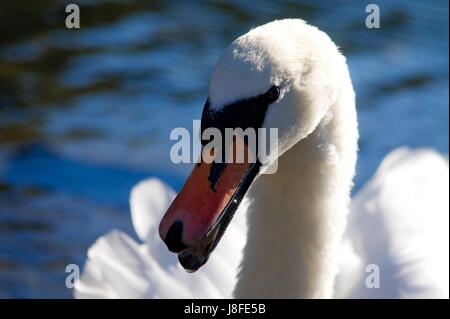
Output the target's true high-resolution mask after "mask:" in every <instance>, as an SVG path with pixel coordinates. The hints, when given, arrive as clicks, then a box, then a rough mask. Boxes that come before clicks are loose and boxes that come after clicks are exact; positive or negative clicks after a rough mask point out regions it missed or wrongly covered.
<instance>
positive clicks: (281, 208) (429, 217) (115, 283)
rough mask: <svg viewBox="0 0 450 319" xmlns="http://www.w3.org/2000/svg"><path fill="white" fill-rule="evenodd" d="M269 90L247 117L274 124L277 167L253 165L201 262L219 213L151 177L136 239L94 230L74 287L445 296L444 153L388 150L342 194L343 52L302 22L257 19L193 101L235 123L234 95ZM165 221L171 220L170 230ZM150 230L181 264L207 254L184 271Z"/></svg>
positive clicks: (136, 198) (135, 195) (349, 106)
mask: <svg viewBox="0 0 450 319" xmlns="http://www.w3.org/2000/svg"><path fill="white" fill-rule="evenodd" d="M273 86H276V87H277V88H278V89H277V91H276V92H275V93H276V94H275V98H273V97H274V94H273V93H274V92H272V93H271V94H270V97H271V100H270V101H269V102H268V103H267V105H265V108H264V107H262V108H261V110H260V111H261V112H263V113H262V114H263V116H262V121H261V122H260V123H257V124H258V125H260V126H262V127H276V128H278V129H279V131H278V137H279V138H278V143H279V158H278V170H277V171H276V173H275V174H271V175H269V174H257V176H256V178H255V179H254V181H253V184H252V186H251V187H250V189H249V190H248V192H247V193H246V195H245V198H244V201H243V202H242V204H241V205H240V206H239V208H238V211H237V212H236V214H235V217H234V218H233V220H232V221H231V223H230V225H229V227H228V228H227V231H226V232H225V233H224V236H223V238H222V240H221V242H220V244H218V245H217V248H216V249H215V250H214V252H213V253H212V254H211V258H210V259H209V260H208V262H206V263H205V261H206V260H207V259H208V255H209V253H210V251H209V250H208V249H206V250H205V249H203V248H202V246H200V248H199V247H196V245H198V243H199V242H200V243H201V242H202V240H204V239H203V238H204V236H205V234H206V233H207V232H208V231H209V230H210V229H211V226H212V225H214V224H215V223H216V222H217V219H218V216H219V214H218V213H220V212H216V211H214V212H207V211H206V212H205V211H202V207H201V205H200V204H199V203H197V204H196V203H192V202H191V203H190V204H189V205H191V206H192V205H194V206H192V207H191V206H186V205H184V206H183V204H185V202H184V200H186V199H185V197H186V196H184V197H183V195H179V196H178V197H177V198H178V199H177V200H175V201H174V198H175V192H174V191H173V190H171V189H170V188H169V187H168V186H166V185H165V184H164V183H163V182H161V181H159V180H156V179H149V180H146V181H143V182H141V183H140V184H138V185H137V186H135V187H134V189H133V190H132V193H131V198H130V205H131V216H132V220H133V225H134V227H135V229H136V233H137V235H138V237H139V239H140V240H141V241H142V243H137V242H136V241H135V240H133V239H131V238H130V237H129V236H128V235H126V234H125V233H122V232H120V231H111V232H110V233H108V234H106V235H105V236H102V237H100V238H99V239H98V240H97V241H96V242H95V244H94V245H93V246H92V247H91V248H90V249H89V251H88V259H87V261H86V264H85V268H84V273H83V274H82V276H81V279H80V280H79V281H78V282H77V283H76V285H75V296H76V297H79V298H83V297H100V298H104V297H110V298H119V297H125V298H191V297H203V298H217V297H219V298H220V297H231V296H234V297H260V298H264V297H275V298H284V297H285V298H329V297H337V298H345V297H356V298H358V297H363V298H366V297H368V298H370V297H387V298H390V297H393V298H398V297H406V298H414V297H416V298H420V297H445V298H448V294H449V292H448V279H449V278H448V273H449V264H448V263H449V247H448V239H449V232H448V224H449V222H448V175H449V172H448V162H447V160H445V159H443V158H442V157H441V156H440V155H438V154H437V153H435V152H434V151H432V150H426V149H422V150H409V149H407V148H401V149H397V150H395V151H393V152H391V153H390V154H388V155H387V156H386V158H385V159H384V160H383V162H382V163H381V165H380V167H379V169H378V171H377V173H376V174H375V176H374V177H373V178H372V179H371V180H370V181H369V182H368V183H367V184H366V185H365V186H364V187H363V188H362V189H361V191H360V192H359V193H358V194H357V195H356V196H355V198H354V199H353V200H352V202H351V203H350V191H351V187H352V179H353V175H354V170H355V162H356V157H357V156H356V155H357V139H358V130H357V117H356V111H355V97H354V91H353V88H352V84H351V80H350V76H349V72H348V68H347V66H346V61H345V58H344V57H343V56H342V55H341V54H340V53H339V51H338V49H337V48H336V46H335V45H334V43H333V42H332V41H331V40H330V39H329V38H328V36H327V35H326V34H325V33H323V32H321V31H319V30H318V29H317V28H315V27H313V26H310V25H308V24H306V23H305V22H304V21H302V20H298V19H288V20H279V21H274V22H271V23H268V24H266V25H263V26H260V27H258V28H255V29H253V30H251V31H250V32H248V33H247V34H245V35H243V36H241V37H239V38H238V39H237V40H235V41H234V42H233V43H232V44H231V45H230V46H229V47H228V49H227V50H226V52H225V53H224V55H223V56H222V58H221V59H220V60H219V62H218V64H217V66H216V67H215V69H214V71H213V74H212V77H211V80H210V86H209V99H208V103H207V104H206V105H205V110H207V111H208V112H211V113H213V114H215V118H216V120H218V121H220V120H222V118H221V115H223V114H224V112H225V110H227V108H230V107H231V106H232V107H234V108H235V110H237V108H239V106H241V109H239V110H238V112H240V115H241V119H243V120H245V119H249V116H248V115H247V116H246V114H245V112H246V110H245V109H244V108H242V104H240V102H239V101H248V100H250V99H252V98H254V97H258V96H259V97H260V96H264V94H265V92H269V91H270V90H271V88H273ZM257 101H261V100H257ZM205 119H206V121H208V120H210V118H209V115H206V116H205V112H204V117H203V119H202V121H203V122H204V121H205ZM223 120H225V119H223ZM228 120H229V119H228ZM249 120H250V119H249ZM202 124H203V123H202ZM202 165H203V164H202ZM198 169H200V168H198V167H197V166H196V167H195V168H194V172H195V170H198ZM266 169H267V167H265V166H264V165H262V166H261V168H260V173H261V172H263V171H264V170H266ZM194 172H193V175H194ZM221 174H226V171H225V172H222V173H221ZM201 182H202V181H200V183H201ZM204 182H205V183H206V182H207V181H204ZM186 185H187V186H186ZM186 185H185V186H184V187H183V190H182V191H181V193H180V194H183V193H186V192H189V190H186V188H187V187H189V182H188V183H187V184H186ZM218 185H219V186H218V187H219V191H218V195H216V196H222V199H223V200H226V199H227V197H226V196H227V195H226V194H227V193H226V192H225V193H222V191H223V190H220V187H221V185H220V177H219V184H218ZM192 194H193V193H192V192H191V193H189V195H190V196H191V195H192ZM224 194H225V195H224ZM205 196H206V195H205ZM171 203H172V204H171ZM176 203H177V204H176ZM170 205H172V206H171V208H169V210H168V213H167V214H166V215H165V217H164V218H163V220H162V222H161V225H160V226H159V234H158V224H159V221H160V220H161V218H162V217H163V214H164V212H165V211H166V209H167V208H168V207H169V206H170ZM195 205H198V206H197V207H195ZM204 205H209V204H208V203H206V204H204ZM196 209H197V210H196ZM193 210H195V211H193ZM194 213H195V214H194ZM225 213H227V212H226V211H225ZM245 214H247V216H245ZM198 216H201V217H202V218H203V219H204V220H203V221H202V222H198V221H196V218H199V217H198ZM245 217H247V218H248V222H247V224H248V226H247V225H246V223H245ZM177 221H179V222H181V223H182V226H183V227H182V228H181V229H176V230H175V231H174V230H173V229H175V228H174V226H173V225H174V224H175V222H177ZM347 223H348V227H347ZM218 225H219V227H221V226H220V225H221V224H220V222H219V223H218ZM178 226H179V224H178ZM178 226H177V227H178ZM171 229H172V230H171ZM168 234H170V235H168ZM160 235H161V237H162V238H163V239H164V240H165V241H166V243H167V245H168V246H169V248H170V249H171V250H173V251H176V252H178V253H180V254H179V258H180V261H181V263H182V264H183V266H184V267H185V268H188V269H189V270H197V269H198V268H199V267H200V266H202V264H203V263H205V264H204V265H203V266H202V267H201V268H199V269H198V271H197V272H196V273H195V274H189V273H187V272H185V271H182V267H181V266H180V264H179V263H178V262H177V260H176V258H175V256H174V255H173V254H172V253H170V252H169V251H168V250H167V248H166V247H165V245H164V244H163V243H162V241H161V239H160V238H159V237H160ZM212 240H213V241H214V240H215V238H213V239H212ZM244 244H245V247H244ZM186 247H187V249H185V248H186ZM192 247H194V248H195V249H197V252H195V253H192V251H189V249H193V248H192ZM199 250H200V251H199ZM186 251H187V252H188V253H186ZM367 265H375V266H377V267H378V269H379V275H380V279H379V287H378V288H371V289H370V288H368V287H367V286H366V277H367V275H368V273H367V272H366V270H367V269H366V266H367Z"/></svg>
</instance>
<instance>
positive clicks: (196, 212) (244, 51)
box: [159, 19, 346, 271]
mask: <svg viewBox="0 0 450 319" xmlns="http://www.w3.org/2000/svg"><path fill="white" fill-rule="evenodd" d="M342 67H344V68H346V66H345V58H344V57H343V56H342V55H341V54H340V53H339V51H338V49H337V48H336V46H335V45H334V43H333V42H332V41H331V40H330V39H329V37H328V36H327V35H326V34H325V33H323V32H321V31H319V30H318V29H317V28H315V27H313V26H310V25H308V24H306V23H305V22H304V21H303V20H298V19H288V20H280V21H274V22H271V23H268V24H266V25H263V26H260V27H258V28H255V29H253V30H251V31H250V32H248V33H247V34H245V35H243V36H241V37H239V38H237V39H236V40H235V41H234V42H232V43H231V45H230V46H229V47H228V48H227V49H226V51H225V53H224V54H223V56H222V57H221V58H220V60H219V62H218V63H217V65H216V66H215V68H214V70H213V73H212V76H211V79H210V85H209V95H208V99H207V102H206V104H205V106H204V110H203V114H202V123H201V126H202V132H205V130H206V129H208V128H211V127H213V128H218V129H220V131H223V129H224V128H233V129H234V128H242V129H243V130H245V129H247V128H253V129H255V130H257V129H258V128H262V129H263V130H264V129H266V130H268V129H270V128H275V129H276V130H277V137H276V139H275V141H270V140H269V144H270V146H269V147H273V145H276V152H272V153H271V154H270V155H269V156H268V157H267V158H266V161H265V162H262V161H260V160H259V157H258V155H259V154H258V152H259V150H260V149H261V146H262V144H261V143H263V142H264V143H267V140H265V141H259V140H258V141H257V146H256V147H254V148H250V147H248V143H247V142H248V141H245V142H244V145H247V147H248V150H247V151H248V152H249V153H251V154H252V155H254V156H255V157H256V158H257V159H256V161H254V162H250V161H248V162H244V163H217V162H215V161H214V160H213V161H212V162H211V163H205V162H203V160H202V162H200V163H199V164H197V165H196V166H195V168H194V169H193V171H192V173H191V175H190V176H189V178H188V180H187V181H186V183H185V185H184V186H183V188H182V190H181V191H180V193H179V194H178V196H177V198H176V199H175V200H174V202H173V203H172V205H171V206H170V207H169V209H168V211H167V212H166V214H165V216H164V218H163V219H162V221H161V224H160V228H159V232H160V236H161V238H162V239H163V240H164V241H165V243H166V244H167V246H168V248H169V250H171V251H173V252H176V253H178V257H179V261H180V263H181V264H182V266H183V267H184V268H185V269H186V270H188V271H196V270H197V269H198V268H200V267H201V266H202V265H203V264H204V263H205V262H206V261H207V260H208V257H209V255H210V253H211V252H212V250H213V249H214V248H215V247H216V245H217V243H218V241H219V240H220V238H221V236H222V234H223V232H224V231H225V229H226V227H227V225H228V223H229V222H230V220H231V218H232V216H233V214H234V212H235V210H236V209H237V207H238V205H239V203H240V201H241V200H242V198H243V197H244V195H245V193H246V192H247V190H248V188H249V187H250V185H251V183H252V182H253V181H254V180H255V179H256V178H257V177H258V176H259V175H260V174H262V173H263V172H265V171H267V169H268V168H269V167H270V166H271V165H272V164H273V163H274V161H275V160H276V158H277V157H279V156H281V155H282V154H283V153H285V152H286V151H287V150H289V149H290V148H291V147H292V146H293V145H295V144H296V143H298V142H299V141H300V140H302V139H304V138H306V137H307V136H308V135H309V134H310V133H311V132H313V131H314V129H315V128H316V127H317V126H318V125H319V123H320V122H321V120H322V119H323V118H324V117H325V116H326V114H327V111H328V109H329V107H330V105H332V103H333V101H335V100H336V97H337V95H338V94H339V87H338V85H337V83H339V70H340V69H341V68H342ZM267 136H269V134H268V133H267V134H266V137H267ZM234 143H236V141H234ZM202 144H203V148H204V149H205V148H206V142H205V141H204V140H203V139H202ZM208 152H210V151H208ZM210 155H211V153H210ZM214 155H215V154H214V152H212V156H213V157H214Z"/></svg>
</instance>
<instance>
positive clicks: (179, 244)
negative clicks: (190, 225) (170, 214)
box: [160, 220, 187, 253]
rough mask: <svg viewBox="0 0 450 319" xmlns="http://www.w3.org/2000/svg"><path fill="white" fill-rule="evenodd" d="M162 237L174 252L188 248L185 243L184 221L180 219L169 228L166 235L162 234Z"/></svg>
mask: <svg viewBox="0 0 450 319" xmlns="http://www.w3.org/2000/svg"><path fill="white" fill-rule="evenodd" d="M161 233H162V232H161V228H160V236H161V239H162V240H163V241H164V242H165V243H166V245H167V248H168V249H169V250H170V251H171V252H173V253H179V252H181V251H183V250H184V249H186V248H187V246H186V245H185V244H184V243H183V239H182V237H183V222H182V221H180V220H177V221H175V222H174V223H173V224H172V225H171V226H170V228H169V229H168V230H167V233H166V235H165V236H162V235H161Z"/></svg>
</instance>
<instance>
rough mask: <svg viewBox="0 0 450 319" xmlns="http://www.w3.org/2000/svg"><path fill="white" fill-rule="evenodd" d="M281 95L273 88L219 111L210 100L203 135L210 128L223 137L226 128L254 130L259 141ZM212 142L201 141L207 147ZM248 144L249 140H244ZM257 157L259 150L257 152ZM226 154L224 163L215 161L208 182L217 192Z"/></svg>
mask: <svg viewBox="0 0 450 319" xmlns="http://www.w3.org/2000/svg"><path fill="white" fill-rule="evenodd" d="M279 95H280V89H279V87H278V86H275V85H274V86H272V87H271V88H270V89H269V90H268V91H267V92H266V93H263V94H260V95H257V96H255V97H252V98H249V99H244V100H240V101H237V102H235V103H232V104H228V105H226V106H224V107H222V108H221V109H220V110H219V111H214V110H211V109H210V103H209V99H208V100H206V103H205V106H204V108H203V113H202V119H201V133H203V132H204V131H205V130H206V129H208V128H210V127H214V128H217V129H219V130H220V132H221V134H222V137H224V136H225V128H232V129H236V128H241V129H242V130H244V131H245V130H246V129H247V128H253V129H255V131H256V140H258V128H260V127H261V126H262V124H263V122H264V118H265V116H266V112H267V109H268V107H269V105H270V104H271V103H272V102H275V101H276V100H277V99H278V97H279ZM208 142H210V140H203V139H202V140H201V143H202V145H203V146H205V145H206V144H207V143H208ZM244 142H245V143H247V142H248V141H247V139H245V140H244ZM224 144H225V141H224V140H223V141H222V150H225V149H226V145H224ZM255 151H256V152H255V154H256V155H257V154H258V153H257V152H258V150H255ZM224 153H225V152H222V163H216V162H215V161H213V163H212V165H211V171H210V173H209V177H208V180H209V182H210V183H211V188H212V190H213V191H216V184H217V181H218V180H219V178H220V176H221V175H222V173H223V171H224V170H225V168H226V166H227V163H226V161H225V154H224Z"/></svg>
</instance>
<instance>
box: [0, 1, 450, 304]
mask: <svg viewBox="0 0 450 319" xmlns="http://www.w3.org/2000/svg"><path fill="white" fill-rule="evenodd" d="M75 2H76V3H78V4H79V5H80V7H81V29H80V30H67V29H66V28H65V27H64V19H65V13H64V8H65V4H66V2H65V1H50V0H47V1H23V0H22V1H7V2H6V3H2V5H1V6H0V239H1V240H0V297H57V298H66V297H71V295H72V292H71V291H70V290H69V289H67V288H66V287H65V276H66V274H65V266H66V265H67V264H69V263H77V264H79V265H82V264H83V261H84V259H85V256H86V250H87V248H88V247H89V245H90V244H91V243H92V242H93V241H94V240H95V239H96V238H97V237H98V236H99V235H101V234H102V233H104V232H105V231H107V230H109V229H110V228H113V227H115V228H119V229H123V230H125V231H128V232H129V233H130V234H131V233H132V228H131V223H130V220H129V212H128V194H129V191H130V188H131V187H132V185H133V184H134V183H136V182H137V181H138V180H140V179H142V178H145V177H148V176H157V177H160V178H162V179H164V180H165V181H166V182H168V183H169V184H170V185H172V186H173V187H175V188H177V189H178V188H179V187H180V185H181V183H182V181H183V179H184V177H185V176H186V174H187V172H188V170H189V169H190V167H189V166H176V165H174V164H171V162H170V160H169V148H170V146H171V143H170V141H169V132H170V130H171V129H172V128H174V127H177V126H183V127H188V128H190V127H191V125H192V124H191V120H192V119H198V118H199V117H200V114H201V109H202V106H203V103H204V99H205V98H206V92H207V83H208V76H209V73H210V71H211V68H212V67H213V65H214V64H215V61H216V60H217V59H218V57H219V55H220V54H221V52H222V51H223V50H224V48H225V47H226V46H227V45H228V43H229V42H230V41H231V40H233V39H234V38H235V37H237V36H239V35H240V34H242V33H245V32H246V31H248V30H249V29H250V28H251V27H252V26H257V25H259V24H262V23H265V22H268V21H271V20H273V19H275V18H284V17H299V18H303V19H306V20H308V21H309V22H310V23H312V24H315V25H317V26H318V27H320V28H321V29H323V30H324V31H326V32H327V33H329V34H330V36H331V37H332V38H333V39H334V40H335V42H336V43H338V44H339V46H340V47H341V48H342V51H343V52H344V53H345V54H346V55H347V56H348V60H349V65H350V68H351V73H352V77H353V80H354V85H355V89H356V91H357V102H358V110H359V121H360V131H361V142H360V148H361V152H360V157H359V166H358V177H357V180H356V183H357V187H359V186H360V185H361V184H362V183H363V182H364V181H366V180H367V178H368V177H369V176H370V175H371V174H373V172H374V170H375V168H376V167H377V164H378V163H379V162H380V160H381V159H382V158H383V156H384V154H386V152H388V151H389V150H391V149H393V148H395V147H397V146H400V145H410V146H431V147H434V148H437V149H438V150H440V151H441V152H443V153H445V154H448V131H449V128H448V127H449V126H448V98H449V96H448V2H447V1H446V0H445V1H406V0H405V1H376V3H377V4H378V5H379V6H380V9H381V28H380V29H370V30H369V29H367V28H365V25H364V21H365V17H366V15H367V14H366V13H365V6H366V5H367V4H368V3H370V2H367V3H365V2H364V1H354V2H352V1H336V2H331V1H318V0H313V1H276V2H275V1H274V2H267V1H264V2H262V1H236V0H234V1H210V2H198V1H195V2H194V1H182V2H181V1H180V2H174V1H155V0H152V1H75Z"/></svg>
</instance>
